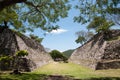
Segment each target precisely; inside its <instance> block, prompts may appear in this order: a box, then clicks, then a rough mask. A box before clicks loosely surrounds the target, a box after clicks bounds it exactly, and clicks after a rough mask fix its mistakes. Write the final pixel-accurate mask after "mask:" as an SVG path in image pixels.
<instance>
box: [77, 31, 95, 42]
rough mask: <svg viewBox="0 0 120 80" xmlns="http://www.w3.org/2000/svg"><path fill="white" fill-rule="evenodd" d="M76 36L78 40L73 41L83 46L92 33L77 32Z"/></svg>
mask: <svg viewBox="0 0 120 80" xmlns="http://www.w3.org/2000/svg"><path fill="white" fill-rule="evenodd" d="M76 35H77V36H78V38H77V39H76V40H75V42H76V43H80V44H84V43H85V42H86V41H88V40H89V39H90V38H91V37H92V36H93V35H94V33H93V32H86V31H83V30H82V31H79V32H76Z"/></svg>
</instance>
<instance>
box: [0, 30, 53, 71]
mask: <svg viewBox="0 0 120 80" xmlns="http://www.w3.org/2000/svg"><path fill="white" fill-rule="evenodd" d="M0 30H1V32H0V55H2V53H3V54H7V55H9V56H15V53H16V51H19V50H27V52H28V56H25V57H24V58H21V61H22V62H21V63H20V65H19V66H20V67H21V69H22V70H23V71H28V70H29V71H31V70H34V69H35V68H38V67H40V66H42V65H45V64H48V63H50V62H52V61H53V60H52V58H51V57H50V55H49V54H48V53H47V52H45V50H44V47H43V46H42V45H41V44H39V43H38V42H36V41H34V40H32V39H30V38H28V37H26V36H24V35H22V34H21V35H18V34H17V33H16V32H13V31H12V30H10V29H3V28H1V29H0ZM25 63H26V65H25ZM1 66H2V65H1ZM12 67H13V65H11V67H10V68H12Z"/></svg>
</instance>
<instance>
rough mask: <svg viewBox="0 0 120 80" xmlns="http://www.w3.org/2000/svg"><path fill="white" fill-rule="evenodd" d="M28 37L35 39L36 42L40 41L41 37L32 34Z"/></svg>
mask: <svg viewBox="0 0 120 80" xmlns="http://www.w3.org/2000/svg"><path fill="white" fill-rule="evenodd" d="M30 38H31V39H33V40H35V41H37V42H38V43H41V42H42V40H43V38H39V37H38V36H35V35H34V34H30Z"/></svg>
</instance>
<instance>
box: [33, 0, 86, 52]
mask: <svg viewBox="0 0 120 80" xmlns="http://www.w3.org/2000/svg"><path fill="white" fill-rule="evenodd" d="M76 3H77V2H76V1H75V2H74V3H73V2H72V4H73V5H74V4H76ZM78 13H79V11H77V10H75V9H71V10H70V11H69V15H68V17H67V18H64V19H61V20H60V21H59V22H57V23H56V24H58V25H59V26H61V27H60V29H58V30H57V31H55V30H54V31H52V32H51V33H48V34H47V35H46V36H44V35H43V32H42V31H40V30H35V34H36V35H38V36H39V37H43V38H44V39H43V42H42V45H43V46H44V47H45V48H50V49H51V50H54V49H57V50H59V51H65V50H68V49H75V48H77V47H79V46H80V44H76V42H75V40H76V39H77V35H75V32H77V31H80V30H85V25H81V24H80V23H74V20H73V17H74V16H77V15H78Z"/></svg>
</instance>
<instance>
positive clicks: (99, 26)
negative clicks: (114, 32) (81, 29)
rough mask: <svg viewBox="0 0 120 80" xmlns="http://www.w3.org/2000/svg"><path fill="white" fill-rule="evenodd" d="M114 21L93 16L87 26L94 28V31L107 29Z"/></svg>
mask: <svg viewBox="0 0 120 80" xmlns="http://www.w3.org/2000/svg"><path fill="white" fill-rule="evenodd" d="M113 25H114V23H113V22H112V21H107V20H106V19H105V18H102V17H95V18H94V19H93V21H91V22H90V24H89V25H88V26H87V28H88V29H95V31H96V32H101V31H108V30H109V29H110V27H111V26H113Z"/></svg>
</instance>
